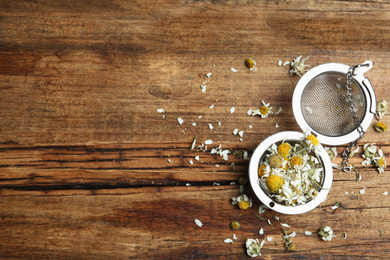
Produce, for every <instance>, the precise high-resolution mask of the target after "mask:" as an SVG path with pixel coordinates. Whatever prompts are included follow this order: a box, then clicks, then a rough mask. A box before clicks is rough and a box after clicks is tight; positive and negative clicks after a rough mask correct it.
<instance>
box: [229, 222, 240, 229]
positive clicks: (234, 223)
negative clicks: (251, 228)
mask: <svg viewBox="0 0 390 260" xmlns="http://www.w3.org/2000/svg"><path fill="white" fill-rule="evenodd" d="M230 226H231V227H232V229H234V230H237V229H239V228H240V223H238V222H237V221H233V222H232V223H231V224H230Z"/></svg>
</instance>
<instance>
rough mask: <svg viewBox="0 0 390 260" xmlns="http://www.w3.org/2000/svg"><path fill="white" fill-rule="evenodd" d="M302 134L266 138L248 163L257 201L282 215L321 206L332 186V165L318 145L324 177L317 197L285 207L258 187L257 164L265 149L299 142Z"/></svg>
mask: <svg viewBox="0 0 390 260" xmlns="http://www.w3.org/2000/svg"><path fill="white" fill-rule="evenodd" d="M304 137H305V136H304V134H303V133H300V132H295V131H284V132H279V133H276V134H273V135H271V136H269V137H268V138H266V139H265V140H264V141H263V142H261V143H260V144H259V145H258V146H257V148H256V149H255V151H254V153H253V155H252V157H251V160H250V162H249V181H250V184H251V186H252V189H253V191H254V193H255V194H256V196H257V197H258V198H259V200H260V201H261V202H262V203H263V204H264V205H266V206H267V207H269V208H271V209H272V210H274V211H277V212H280V213H283V214H291V215H292V214H301V213H305V212H308V211H310V210H312V209H314V208H316V207H317V206H318V205H319V204H321V203H322V202H323V201H325V200H326V197H327V195H328V193H329V190H330V188H331V186H332V181H333V169H332V163H331V161H330V159H329V156H328V154H327V152H326V151H325V149H324V147H323V146H322V145H321V144H319V145H318V150H319V154H318V156H319V159H320V160H321V161H322V165H323V167H324V171H323V174H324V177H323V184H322V187H323V189H321V191H320V192H319V193H318V194H317V196H316V197H315V198H314V199H313V200H311V201H309V202H308V203H306V204H303V205H297V206H287V205H282V204H279V203H277V202H275V201H273V200H272V199H271V198H270V197H269V196H268V195H267V194H266V193H265V192H264V191H263V190H262V188H261V187H260V185H259V175H258V168H259V162H260V159H261V157H262V156H263V154H264V153H265V152H266V151H267V149H268V148H269V147H270V146H271V145H272V144H273V143H278V142H280V141H283V140H286V141H292V142H297V141H298V142H299V141H302V140H303V139H304Z"/></svg>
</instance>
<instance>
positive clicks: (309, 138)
mask: <svg viewBox="0 0 390 260" xmlns="http://www.w3.org/2000/svg"><path fill="white" fill-rule="evenodd" d="M304 134H305V142H306V144H307V145H308V147H309V152H310V151H311V150H313V149H314V151H315V152H316V153H317V152H318V150H317V146H318V144H319V143H320V142H319V141H318V139H317V137H316V136H315V135H313V134H312V133H311V131H310V130H309V129H308V130H306V131H305V132H304Z"/></svg>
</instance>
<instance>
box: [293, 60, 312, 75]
mask: <svg viewBox="0 0 390 260" xmlns="http://www.w3.org/2000/svg"><path fill="white" fill-rule="evenodd" d="M308 58H309V57H306V58H304V59H302V56H299V57H296V58H295V59H294V60H293V62H292V63H291V65H290V74H291V75H293V74H297V75H299V76H300V77H302V74H303V73H305V72H306V71H307V69H306V68H307V67H310V65H306V64H305V61H306V60H307V59H308Z"/></svg>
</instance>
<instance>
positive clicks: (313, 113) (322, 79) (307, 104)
mask: <svg viewBox="0 0 390 260" xmlns="http://www.w3.org/2000/svg"><path fill="white" fill-rule="evenodd" d="M346 84H347V77H346V75H345V74H341V73H337V72H325V73H322V74H319V75H318V76H315V77H314V78H313V79H312V80H310V81H309V83H308V84H307V85H306V87H305V89H304V90H303V93H302V100H301V110H302V113H303V117H304V118H305V120H306V122H307V124H309V125H310V126H311V127H312V128H313V130H314V131H316V132H318V133H321V134H323V135H326V136H341V135H345V134H348V133H350V132H351V131H353V130H354V129H355V128H356V126H355V123H354V120H353V113H352V111H351V110H350V104H349V101H348V93H347V88H346V87H345V86H346ZM357 86H358V83H357V82H356V81H353V83H352V92H351V94H352V97H353V103H354V105H355V107H356V108H357V109H356V111H355V112H356V114H357V116H358V119H359V120H360V121H361V120H362V118H363V116H364V113H365V110H364V107H366V98H365V96H364V92H363V91H362V89H361V88H360V87H357Z"/></svg>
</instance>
